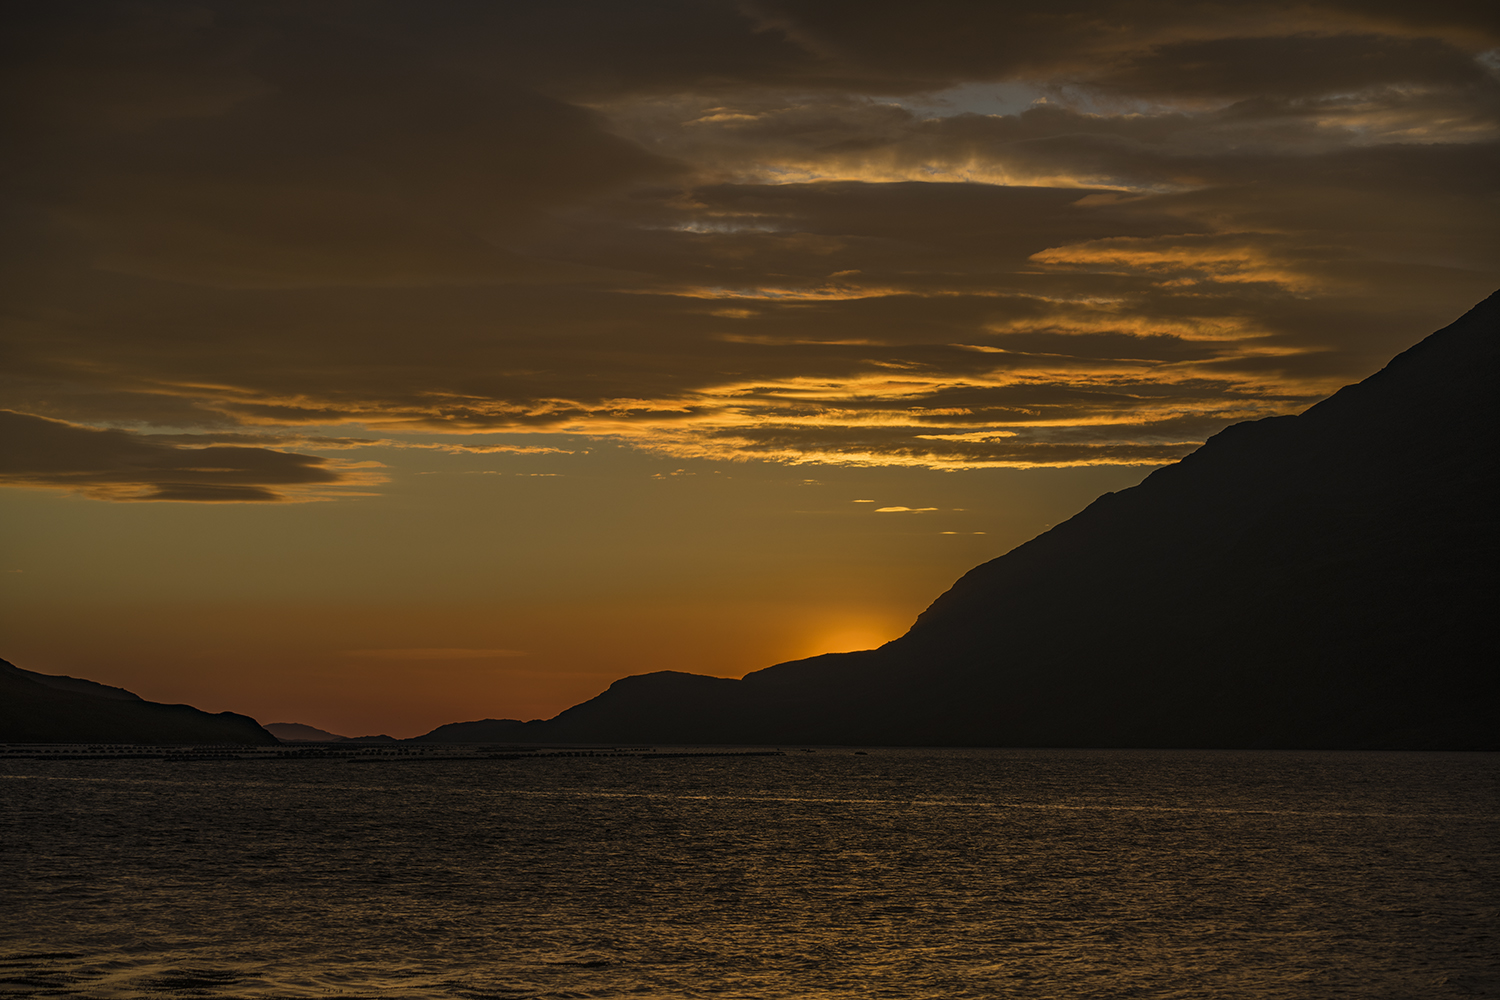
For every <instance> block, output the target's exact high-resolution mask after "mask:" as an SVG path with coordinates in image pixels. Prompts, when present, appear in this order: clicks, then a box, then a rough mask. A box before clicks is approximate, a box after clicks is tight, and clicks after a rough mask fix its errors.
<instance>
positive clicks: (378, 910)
mask: <svg viewBox="0 0 1500 1000" xmlns="http://www.w3.org/2000/svg"><path fill="white" fill-rule="evenodd" d="M1497 784H1500V759H1497V758H1496V756H1495V755H1485V754H1414V753H1413V754H1398V753H1389V754H1387V753H1358V754H1356V753H1266V752H1245V753H1234V752H1222V751H1220V752H1194V751H1061V750H1054V751H1046V750H1029V751H1021V750H883V749H871V750H870V751H869V752H868V754H865V755H860V756H856V755H855V754H854V753H853V752H852V751H849V750H827V749H825V750H821V751H819V752H818V753H815V754H803V753H796V754H791V755H788V756H785V757H748V758H680V759H663V760H651V759H649V758H627V759H615V758H597V759H587V758H585V759H547V760H493V761H478V760H476V761H474V762H472V763H468V762H465V763H447V764H443V765H437V764H432V763H430V762H423V761H408V760H401V761H398V760H392V761H389V762H382V763H379V764H371V765H367V766H355V765H353V764H350V763H347V762H342V761H321V760H307V761H302V760H296V761H253V762H239V761H233V760H227V761H204V762H192V763H184V762H165V761H126V760H99V761H88V760H78V761H31V760H5V761H0V802H3V810H0V846H3V854H0V894H3V898H4V899H5V900H6V902H5V904H4V906H3V908H0V954H3V955H4V956H5V958H4V959H3V962H0V996H26V997H100V998H107V997H142V996H199V997H278V996H279V997H328V996H341V997H345V998H348V997H356V996H371V997H382V998H391V997H412V998H427V997H459V998H482V997H510V998H520V997H548V998H553V997H556V998H562V997H617V996H619V997H623V996H630V997H646V998H650V997H663V998H677V997H709V996H714V997H746V998H751V997H754V998H759V997H819V998H844V997H848V998H855V997H859V998H874V997H986V998H989V997H1026V998H1032V997H1036V998H1042V997H1096V996H1097V997H1127V996H1149V997H1203V996H1214V997H1247V998H1250V997H1254V998H1261V997H1320V998H1321V997H1328V996H1336V995H1349V996H1358V997H1391V998H1397V997H1400V998H1407V997H1473V996H1495V995H1500V960H1497V949H1496V946H1495V941H1494V936H1493V928H1494V927H1495V926H1497V924H1500V912H1497V909H1500V906H1497V901H1500V824H1497V820H1500V799H1497Z"/></svg>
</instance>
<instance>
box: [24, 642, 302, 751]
mask: <svg viewBox="0 0 1500 1000" xmlns="http://www.w3.org/2000/svg"><path fill="white" fill-rule="evenodd" d="M0 742H3V743H248V744H273V743H277V742H279V741H278V740H277V739H276V737H275V736H272V735H271V734H270V733H268V732H266V731H265V730H264V729H262V728H261V727H260V724H259V723H257V722H256V721H255V720H254V719H252V718H250V717H249V716H245V715H236V714H235V713H233V712H220V713H218V714H217V715H212V714H210V713H208V712H201V711H199V710H198V709H196V708H193V707H192V706H191V705H163V704H160V703H158V702H154V701H145V700H143V699H142V698H141V697H140V696H139V695H136V694H133V693H131V692H129V691H126V690H125V689H124V688H117V687H110V686H109V685H107V684H99V683H96V682H94V681H87V680H81V679H79V678H76V677H61V676H57V675H54V674H39V673H36V672H34V671H31V670H23V669H21V668H20V667H17V666H16V665H14V664H12V663H8V662H6V661H5V660H0Z"/></svg>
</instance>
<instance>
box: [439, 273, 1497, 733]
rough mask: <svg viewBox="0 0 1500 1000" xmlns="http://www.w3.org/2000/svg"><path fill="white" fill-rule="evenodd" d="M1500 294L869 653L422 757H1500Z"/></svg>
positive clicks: (1075, 522) (1096, 512)
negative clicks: (459, 753) (1499, 448)
mask: <svg viewBox="0 0 1500 1000" xmlns="http://www.w3.org/2000/svg"><path fill="white" fill-rule="evenodd" d="M1497 327H1500V293H1497V294H1496V295H1492V296H1491V297H1490V298H1489V299H1487V300H1485V301H1484V302H1483V303H1481V304H1480V305H1479V306H1477V307H1475V308H1474V309H1473V310H1471V311H1470V312H1469V313H1468V314H1467V315H1465V316H1464V317H1463V318H1461V319H1460V320H1458V321H1457V322H1455V323H1453V324H1452V325H1451V326H1448V327H1446V328H1445V329H1443V330H1441V331H1439V332H1437V333H1435V334H1433V335H1432V336H1430V337H1428V338H1427V339H1425V340H1423V341H1422V342H1421V343H1419V344H1417V345H1416V346H1415V347H1413V348H1411V349H1410V350H1408V351H1406V352H1404V353H1403V354H1401V355H1399V356H1398V357H1396V358H1395V359H1394V360H1393V361H1392V362H1391V363H1390V364H1389V365H1388V366H1387V367H1386V368H1385V369H1383V370H1382V371H1380V372H1378V373H1376V374H1375V375H1372V376H1371V377H1370V378H1368V379H1365V380H1364V381H1363V382H1360V383H1358V384H1356V385H1351V386H1346V387H1345V388H1343V389H1341V390H1340V391H1339V392H1338V393H1336V394H1334V395H1333V396H1332V397H1330V398H1329V399H1326V400H1324V401H1323V402H1321V403H1318V404H1317V405H1315V406H1313V407H1311V408H1310V409H1308V410H1307V411H1306V412H1305V413H1303V414H1301V415H1300V416H1285V417H1270V418H1266V419H1263V420H1255V421H1250V422H1246V423H1241V424H1236V425H1234V426H1232V427H1229V428H1227V429H1226V430H1224V431H1222V432H1221V433H1219V434H1217V435H1215V436H1214V437H1213V438H1211V439H1210V440H1209V441H1208V442H1207V443H1205V444H1204V445H1203V447H1201V448H1199V449H1198V450H1197V451H1195V452H1193V453H1192V454H1190V455H1188V456H1187V457H1186V458H1184V459H1182V460H1181V461H1180V462H1177V463H1176V464H1174V465H1170V466H1167V467H1165V468H1162V469H1159V470H1157V471H1156V472H1153V473H1152V474H1151V475H1150V476H1148V477H1147V478H1146V479H1145V481H1144V482H1142V483H1141V484H1140V485H1139V486H1136V487H1134V488H1132V489H1128V490H1123V491H1121V492H1119V493H1107V494H1105V495H1104V496H1102V497H1100V498H1099V499H1098V500H1096V501H1094V503H1092V504H1091V505H1090V506H1089V507H1088V508H1087V509H1085V510H1084V511H1082V512H1081V513H1079V514H1078V515H1077V516H1075V517H1073V518H1071V519H1070V520H1068V521H1066V522H1064V523H1062V524H1059V525H1057V526H1056V527H1055V528H1053V529H1051V530H1050V531H1047V532H1045V533H1044V534H1042V535H1039V536H1038V537H1036V538H1034V539H1032V540H1031V541H1029V542H1027V543H1025V544H1024V545H1021V546H1019V547H1017V548H1015V549H1013V550H1012V551H1010V552H1009V553H1007V554H1005V555H1004V556H1001V557H1000V558H998V559H995V560H992V561H990V562H987V563H984V564H983V565H981V566H979V567H977V568H975V569H973V570H971V571H970V572H969V573H968V574H966V575H965V576H964V577H963V578H962V579H960V580H959V581H958V582H957V583H956V584H955V585H954V586H953V588H952V589H951V590H949V591H948V592H947V593H945V594H943V595H942V596H941V597H939V598H938V599H937V600H936V601H935V602H933V604H932V606H931V607H929V608H928V609H927V610H926V611H925V612H924V613H923V614H922V615H921V617H919V618H918V620H917V622H916V624H915V625H913V626H912V628H911V630H910V631H909V632H907V633H906V634H905V635H904V636H902V637H901V638H899V639H896V640H894V641H892V642H889V643H887V644H886V645H884V646H882V647H880V648H879V649H874V650H866V651H863V652H857V653H838V654H829V655H825V656H817V657H813V658H811V659H806V660H799V661H795V662H791V663H782V664H778V665H776V666H773V667H769V668H767V669H765V670H760V671H757V672H755V673H752V674H749V675H748V676H746V677H745V678H743V679H742V680H727V679H721V678H715V677H706V676H701V675H694V674H685V673H676V672H670V671H664V672H659V673H653V674H645V675H639V676H633V677H626V678H624V679H622V680H619V681H616V682H615V683H614V684H612V685H611V686H610V687H609V689H608V690H607V691H605V692H604V693H603V694H600V695H599V696H598V697H596V698H593V699H592V700H590V701H587V702H584V703H583V704H581V705H576V706H574V707H573V708H570V709H568V710H567V711H565V712H563V713H562V714H560V715H558V716H557V717H555V718H553V719H550V720H547V721H544V722H543V721H538V722H530V723H516V722H513V721H508V720H501V721H494V720H490V721H486V722H473V723H459V724H455V725H450V726H444V727H442V728H441V729H439V730H436V731H434V732H433V733H431V734H429V735H428V736H426V737H419V738H420V739H425V740H455V739H473V740H485V741H490V740H497V739H499V740H504V741H508V742H528V741H529V742H565V741H566V742H594V743H617V742H654V743H750V744H757V743H758V744H778V743H824V744H892V745H901V744H905V745H984V746H1079V747H1085V746H1096V747H1098V746H1103V747H1244V748H1254V747H1267V748H1270V747H1285V748H1404V749H1420V748H1434V749H1437V748H1447V749H1479V748H1487V749H1495V748H1500V736H1497V730H1500V726H1497V723H1496V682H1495V677H1496V666H1495V665H1496V663H1497V662H1500V655H1497V650H1496V642H1495V638H1494V636H1495V628H1494V616H1495V609H1496V600H1495V598H1496V584H1495V566H1496V554H1497V553H1496V512H1497V506H1500V505H1497V502H1496V496H1497V490H1496V485H1497V483H1496V448H1495V434H1494V431H1495V425H1496V418H1495V413H1494V405H1495V404H1494V399H1495V385H1496V383H1497V380H1500V372H1497V365H1496V344H1497Z"/></svg>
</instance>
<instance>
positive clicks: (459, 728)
mask: <svg viewBox="0 0 1500 1000" xmlns="http://www.w3.org/2000/svg"><path fill="white" fill-rule="evenodd" d="M531 725H535V723H532V724H531ZM527 726H528V723H525V722H521V721H519V720H517V719H480V720H479V721H477V722H450V723H448V724H447V725H445V726H438V727H437V728H436V729H434V730H433V731H432V732H430V733H427V734H425V735H423V736H415V737H413V740H415V741H416V742H419V743H509V742H512V741H515V740H522V741H524V740H525V739H527V738H529V737H527V736H525V735H524V734H525V733H527V732H528V730H527Z"/></svg>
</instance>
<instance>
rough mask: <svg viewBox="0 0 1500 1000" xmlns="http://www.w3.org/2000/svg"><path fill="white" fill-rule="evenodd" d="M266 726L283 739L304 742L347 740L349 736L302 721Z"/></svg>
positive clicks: (267, 729) (266, 728)
mask: <svg viewBox="0 0 1500 1000" xmlns="http://www.w3.org/2000/svg"><path fill="white" fill-rule="evenodd" d="M264 728H265V730H266V732H268V733H270V734H271V735H272V736H274V737H276V738H277V739H278V740H283V741H285V740H299V741H301V742H304V743H329V742H332V741H334V740H346V739H348V738H349V737H347V736H340V735H338V734H337V733H330V732H329V731H328V730H326V729H319V728H318V727H316V726H309V725H306V724H304V723H301V722H268V723H266V724H265V726H264Z"/></svg>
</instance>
